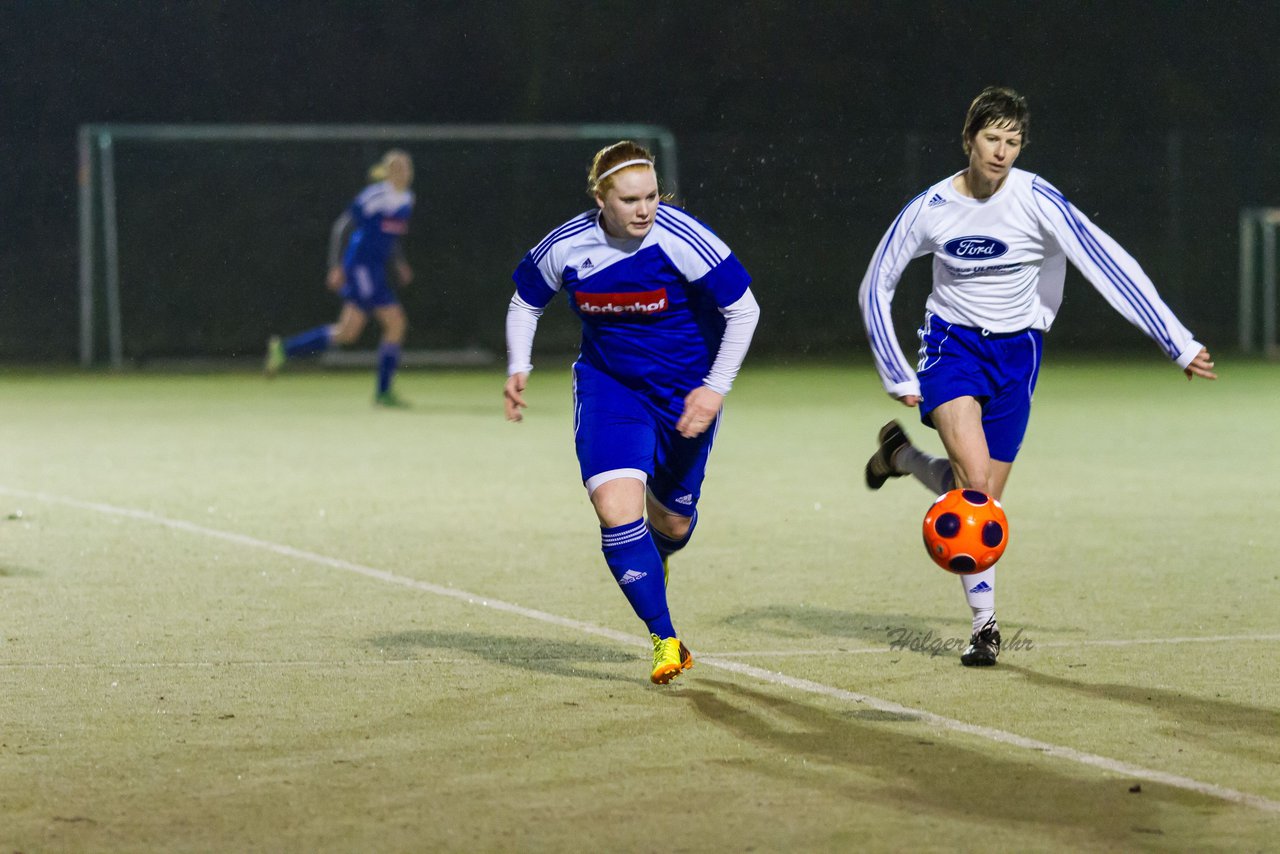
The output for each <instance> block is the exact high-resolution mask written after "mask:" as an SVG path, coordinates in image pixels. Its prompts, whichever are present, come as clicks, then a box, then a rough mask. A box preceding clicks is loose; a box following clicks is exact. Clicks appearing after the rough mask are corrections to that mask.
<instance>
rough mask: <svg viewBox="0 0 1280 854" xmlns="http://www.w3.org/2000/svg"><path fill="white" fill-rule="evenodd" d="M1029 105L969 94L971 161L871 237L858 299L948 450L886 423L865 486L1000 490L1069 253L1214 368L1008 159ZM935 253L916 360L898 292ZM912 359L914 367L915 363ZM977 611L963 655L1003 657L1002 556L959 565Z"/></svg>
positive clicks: (1079, 218) (1093, 279) (1183, 363)
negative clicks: (914, 481)
mask: <svg viewBox="0 0 1280 854" xmlns="http://www.w3.org/2000/svg"><path fill="white" fill-rule="evenodd" d="M1029 121H1030V112H1029V110H1028V108H1027V102H1026V99H1025V98H1023V97H1022V96H1020V95H1019V94H1018V93H1016V92H1014V91H1013V90H1011V89H1004V88H998V87H989V88H987V89H985V90H984V91H983V92H982V93H981V94H980V95H978V97H977V98H975V99H974V101H973V103H972V104H971V105H970V107H969V112H968V115H967V116H966V118H965V124H964V131H963V134H962V140H963V144H964V152H965V154H966V155H968V157H969V166H968V168H967V169H964V170H961V171H960V172H957V173H956V174H955V175H952V176H950V177H948V178H945V179H943V180H942V181H940V182H938V183H937V184H934V185H933V186H932V187H929V188H928V189H927V190H925V191H924V192H923V193H921V194H920V195H918V196H916V197H915V198H914V199H912V200H911V201H910V202H908V203H907V206H906V207H905V208H903V210H902V212H901V213H900V214H898V217H897V219H895V220H894V221H893V224H892V225H891V226H890V228H889V230H888V232H887V233H886V234H885V236H884V238H883V239H882V240H881V241H880V245H879V246H878V247H877V248H876V251H875V255H874V256H873V257H872V259H871V264H870V266H869V267H868V269H867V273H866V276H865V277H864V278H863V280H862V286H861V287H860V288H859V291H858V301H859V304H860V306H861V308H862V317H863V322H864V324H865V326H866V330H867V336H868V337H869V338H870V341H871V349H872V352H873V354H874V356H875V362H876V368H877V369H878V370H879V372H880V378H881V380H882V382H883V383H884V387H885V390H886V391H888V393H889V395H890V396H891V397H893V398H895V399H896V400H898V401H900V402H902V403H903V404H904V405H906V406H919V407H920V420H921V421H922V422H923V423H924V424H925V425H927V426H929V427H933V428H934V429H936V430H937V431H938V435H939V437H940V438H941V439H942V444H943V446H944V447H945V448H946V451H947V457H946V458H939V457H933V456H930V455H928V454H926V453H924V452H923V451H921V450H919V449H918V448H916V447H915V446H914V445H912V444H911V442H910V441H909V440H908V439H907V436H906V434H905V433H904V432H903V430H902V426H901V425H900V424H898V422H896V421H891V422H890V423H888V424H886V425H884V427H882V428H881V429H880V434H879V437H878V440H879V448H878V449H877V450H876V452H875V454H874V455H872V457H871V459H870V460H869V461H868V462H867V466H866V480H867V486H868V487H870V488H871V489H879V488H880V487H881V486H883V485H884V482H885V481H886V480H888V479H889V478H893V477H901V476H903V475H907V474H911V475H914V476H915V477H916V478H918V479H919V480H920V481H921V482H922V483H924V485H925V486H927V487H928V488H929V489H930V490H932V492H933V493H934V494H940V493H943V492H947V491H948V490H951V489H954V488H956V487H965V488H971V489H977V490H980V491H982V492H985V493H987V494H988V495H991V496H993V497H995V498H997V499H998V498H1000V496H1001V494H1002V493H1003V492H1004V487H1005V483H1006V482H1007V481H1008V478H1009V472H1010V470H1011V468H1012V466H1013V460H1014V457H1016V456H1017V454H1018V450H1019V448H1020V447H1021V446H1022V439H1023V436H1024V434H1025V433H1026V429H1027V421H1028V418H1029V417H1030V414H1031V399H1032V394H1033V392H1034V391H1035V385H1036V377H1037V375H1038V374H1039V370H1040V359H1041V354H1042V344H1043V334H1044V333H1045V332H1046V331H1047V330H1048V329H1049V326H1050V325H1051V324H1052V323H1053V319H1054V316H1055V315H1056V314H1057V311H1058V307H1059V306H1060V305H1061V303H1062V286H1063V277H1064V275H1065V273H1066V262H1067V261H1068V260H1069V261H1071V263H1072V264H1074V265H1075V266H1076V268H1077V269H1078V270H1080V272H1081V273H1082V274H1083V275H1084V277H1085V278H1086V279H1088V280H1089V282H1090V283H1092V285H1093V286H1094V287H1095V288H1097V290H1098V291H1099V293H1101V294H1102V295H1103V297H1105V298H1106V300H1107V302H1109V303H1110V304H1111V306H1112V307H1113V308H1115V309H1116V310H1117V311H1118V312H1120V314H1122V315H1123V316H1124V317H1125V318H1126V319H1127V320H1129V322H1131V323H1133V324H1134V325H1135V326H1137V327H1138V328H1139V329H1141V330H1142V331H1143V332H1144V333H1146V334H1147V335H1148V336H1149V337H1151V338H1152V339H1153V340H1154V341H1155V342H1156V343H1157V344H1158V345H1159V346H1160V349H1161V350H1162V351H1163V352H1164V354H1165V355H1166V356H1168V357H1169V358H1170V359H1171V360H1173V361H1174V362H1176V363H1177V365H1178V367H1180V368H1182V369H1183V372H1184V373H1185V374H1186V375H1187V378H1188V379H1190V378H1191V377H1203V378H1205V379H1216V378H1217V376H1216V375H1215V374H1214V373H1213V361H1212V359H1211V358H1210V356H1209V351H1208V350H1206V349H1205V348H1204V347H1203V346H1202V345H1201V344H1200V342H1198V341H1196V340H1195V339H1194V338H1193V337H1192V335H1191V333H1190V332H1189V331H1187V329H1186V327H1184V326H1183V325H1182V324H1181V323H1179V322H1178V319H1177V318H1176V317H1175V316H1174V314H1173V312H1172V311H1170V310H1169V307H1168V306H1167V305H1165V304H1164V302H1163V301H1162V300H1161V299H1160V296H1159V294H1157V293H1156V289H1155V286H1154V285H1152V283H1151V280H1150V279H1149V278H1147V276H1146V274H1145V273H1143V272H1142V269H1141V268H1140V267H1139V266H1138V263H1137V262H1136V261H1134V260H1133V258H1132V257H1130V255H1129V254H1128V253H1127V252H1125V251H1124V249H1122V248H1121V247H1120V245H1119V244H1117V243H1116V242H1115V241H1114V240H1112V239H1111V238H1110V237H1109V236H1108V235H1107V234H1105V233H1104V232H1103V231H1102V230H1101V229H1099V228H1098V227H1097V226H1095V225H1094V224H1093V223H1091V222H1090V221H1089V219H1088V218H1087V217H1086V216H1085V215H1084V214H1082V213H1081V212H1080V211H1079V210H1077V209H1076V208H1075V206H1073V205H1072V204H1071V203H1070V202H1068V201H1067V199H1066V198H1065V197H1064V196H1063V195H1062V193H1061V192H1059V191H1058V190H1057V189H1056V188H1055V187H1054V186H1053V185H1052V184H1050V183H1049V182H1048V181H1046V180H1045V179H1044V178H1041V177H1040V176H1038V175H1035V174H1032V173H1030V172H1024V171H1022V170H1021V169H1014V168H1013V164H1014V161H1016V160H1017V159H1018V154H1019V153H1020V152H1021V151H1022V149H1023V147H1024V146H1025V145H1026V144H1027V131H1028V126H1029ZM928 254H932V255H933V259H934V260H933V290H932V292H931V293H930V294H929V298H928V300H927V302H926V303H925V318H924V324H923V326H922V327H921V328H920V331H919V336H920V340H921V344H920V361H919V364H918V366H917V369H916V370H912V368H911V365H910V364H909V363H908V362H907V360H906V358H905V357H904V356H903V354H902V349H901V348H900V347H899V345H898V337H897V333H896V331H895V330H894V327H893V319H892V316H891V314H890V303H891V302H892V300H893V294H894V291H895V289H896V288H897V286H898V281H899V279H900V278H901V276H902V272H903V270H904V268H905V267H906V266H907V263H908V262H909V261H911V259H912V258H918V257H920V256H922V255H928ZM917 371H918V374H917ZM961 582H962V583H963V585H964V593H965V596H966V598H967V599H968V603H969V606H970V608H971V610H972V612H973V635H972V637H971V638H970V641H969V646H968V647H967V648H966V649H965V651H964V652H963V653H962V655H961V657H960V661H961V663H963V664H965V665H967V666H983V665H992V664H995V663H996V656H997V655H999V653H1000V628H999V624H998V623H997V622H996V617H995V569H994V568H992V569H988V570H985V571H983V572H980V573H977V574H975V575H967V576H961Z"/></svg>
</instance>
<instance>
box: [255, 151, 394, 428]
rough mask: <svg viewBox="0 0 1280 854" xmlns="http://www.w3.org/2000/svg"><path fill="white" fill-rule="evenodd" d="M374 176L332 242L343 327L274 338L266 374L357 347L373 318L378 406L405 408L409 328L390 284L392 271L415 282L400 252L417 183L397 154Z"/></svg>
mask: <svg viewBox="0 0 1280 854" xmlns="http://www.w3.org/2000/svg"><path fill="white" fill-rule="evenodd" d="M369 177H370V178H373V179H374V180H375V182H376V183H373V184H370V185H369V186H368V187H365V188H364V190H362V191H361V193H360V195H358V196H356V199H355V201H353V202H352V203H351V206H350V207H349V208H347V210H345V211H344V212H343V213H342V215H341V216H339V217H338V219H337V221H335V222H334V224H333V230H332V233H331V236H330V241H329V275H328V279H327V284H328V286H329V289H330V290H332V291H335V292H336V293H337V294H338V295H339V296H341V297H342V312H341V314H340V315H339V316H338V320H337V322H336V323H333V324H326V325H324V326H317V327H315V328H314V329H309V330H307V331H305V332H301V333H299V334H297V335H294V336H292V337H290V338H287V339H285V340H283V341H282V340H281V339H280V338H278V337H275V336H273V337H272V338H271V339H270V340H269V341H268V342H267V361H266V370H267V373H268V374H269V375H274V374H275V373H276V372H277V371H279V370H280V367H281V366H282V365H283V364H284V362H285V360H286V359H288V358H289V357H295V356H307V355H313V354H316V353H321V352H324V351H325V350H327V349H329V348H330V347H332V346H334V345H341V344H350V343H352V342H353V341H355V340H356V339H358V338H359V337H360V333H361V332H363V331H364V327H365V323H366V322H367V321H368V319H369V315H370V314H372V315H373V316H374V317H376V318H377V319H378V323H379V324H380V325H381V326H382V341H381V344H380V345H379V348H378V380H377V390H376V392H375V395H374V402H375V403H377V404H379V405H381V406H402V405H404V402H403V401H402V400H401V399H400V398H399V397H397V396H396V395H395V394H394V393H393V392H392V390H391V381H392V379H393V378H394V376H395V372H396V368H397V367H398V366H399V363H400V348H401V346H402V345H403V343H404V333H405V329H406V327H407V325H408V324H407V321H406V318H405V314H404V309H403V307H401V305H400V302H399V300H397V299H396V294H395V290H394V289H393V288H392V286H391V283H390V282H389V281H388V279H387V275H388V269H387V268H388V266H393V267H394V268H395V273H396V275H397V277H398V279H399V284H400V285H401V286H402V287H403V286H404V285H407V284H408V283H409V282H410V281H411V280H412V278H413V271H412V270H411V269H410V267H409V264H408V263H407V262H406V261H405V259H404V255H403V253H402V251H401V247H400V238H401V237H402V236H403V235H404V234H406V233H407V232H408V230H409V217H410V215H411V214H412V213H413V204H414V195H413V192H412V191H411V190H410V189H409V186H410V185H411V184H412V183H413V160H412V159H411V158H410V157H409V155H408V154H407V153H406V152H404V151H401V150H399V149H393V150H391V151H388V152H387V153H386V154H385V155H384V156H383V158H382V160H381V161H380V162H379V163H378V164H377V165H376V166H374V167H373V169H371V170H370V171H369ZM344 246H345V252H343V247H344ZM340 254H341V262H339V255H340Z"/></svg>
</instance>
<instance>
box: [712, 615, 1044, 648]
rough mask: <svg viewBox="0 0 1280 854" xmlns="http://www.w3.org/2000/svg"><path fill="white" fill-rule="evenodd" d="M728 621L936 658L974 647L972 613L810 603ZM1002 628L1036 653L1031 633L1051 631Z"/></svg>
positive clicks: (789, 634)
mask: <svg viewBox="0 0 1280 854" xmlns="http://www.w3.org/2000/svg"><path fill="white" fill-rule="evenodd" d="M724 622H725V624H726V625H729V626H732V627H734V628H737V629H745V630H748V631H752V632H760V633H765V634H768V635H770V636H772V637H779V638H802V639H811V640H812V639H825V640H830V641H833V642H835V643H836V644H839V643H841V642H844V641H854V642H857V643H859V644H860V645H868V646H881V647H890V648H893V649H897V650H900V651H903V652H911V653H919V654H923V655H930V656H933V655H939V654H946V655H959V654H960V651H961V650H962V649H964V647H965V645H967V644H968V642H969V634H970V631H971V629H972V625H971V623H970V621H969V619H968V618H967V615H965V614H959V613H958V614H957V615H956V616H955V617H953V618H944V617H936V616H934V617H930V616H921V615H920V614H870V613H865V612H861V613H860V612H856V611H837V610H835V609H833V608H822V607H815V606H808V605H803V606H802V605H767V606H765V607H762V608H751V609H749V610H746V611H742V612H740V613H738V614H733V615H731V616H729V617H726V618H725V620H724ZM940 627H942V628H940ZM1001 628H1002V629H1003V630H1004V631H1005V633H1006V637H1005V641H1006V643H1008V642H1009V641H1011V640H1016V643H1013V644H1012V645H1011V648H1012V649H1033V648H1034V647H1035V642H1034V640H1033V639H1032V638H1031V637H1029V636H1028V631H1030V632H1040V631H1046V630H1045V629H1044V628H1043V627H1036V626H1023V625H1020V626H1019V627H1018V629H1017V630H1016V632H1014V633H1013V634H1010V633H1009V631H1008V627H1007V626H1002V627H1001ZM1014 634H1016V635H1017V637H1016V638H1014ZM948 643H949V645H948Z"/></svg>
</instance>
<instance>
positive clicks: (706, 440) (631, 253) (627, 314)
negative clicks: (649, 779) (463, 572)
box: [503, 140, 760, 684]
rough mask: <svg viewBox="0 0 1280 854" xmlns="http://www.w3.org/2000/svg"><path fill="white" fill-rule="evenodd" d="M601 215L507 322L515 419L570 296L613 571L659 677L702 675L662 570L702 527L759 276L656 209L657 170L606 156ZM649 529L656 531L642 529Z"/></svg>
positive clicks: (579, 413) (561, 235) (593, 180)
mask: <svg viewBox="0 0 1280 854" xmlns="http://www.w3.org/2000/svg"><path fill="white" fill-rule="evenodd" d="M587 192H588V195H590V196H591V199H592V201H593V204H592V206H591V208H590V209H589V210H587V211H585V212H584V213H581V214H579V215H577V216H575V217H573V218H572V219H570V220H569V221H568V222H565V223H563V224H562V225H560V226H559V227H558V228H556V229H553V230H552V231H551V233H550V234H548V235H547V236H546V238H544V239H543V240H542V242H540V243H539V244H538V245H537V246H535V247H534V248H533V249H531V250H530V251H529V252H528V254H526V255H525V256H524V259H523V260H522V261H521V262H520V265H519V266H518V267H517V268H516V271H515V274H514V275H513V277H512V278H514V280H515V283H516V292H515V294H514V295H513V296H512V298H511V303H510V306H509V308H508V311H507V352H508V360H509V364H508V370H507V373H508V379H507V383H506V386H505V388H504V389H503V397H504V400H505V405H506V415H507V418H508V419H509V420H511V421H519V420H521V418H522V414H521V409H523V408H524V405H525V401H524V393H525V388H526V386H527V384H528V378H529V372H530V371H531V370H532V369H533V364H532V361H531V353H532V350H533V337H534V332H535V331H536V330H537V326H538V318H539V317H540V316H541V315H542V310H543V309H544V308H545V307H546V306H547V305H548V304H549V303H550V302H551V300H552V299H553V298H554V297H555V296H556V294H558V293H561V292H564V294H565V296H566V297H567V299H568V302H569V306H570V308H571V309H572V310H573V311H574V313H575V314H577V315H578V317H579V319H580V320H581V321H582V349H581V352H580V354H579V356H578V359H577V361H576V362H574V365H573V396H574V419H573V435H574V446H575V448H576V450H577V454H578V466H579V470H580V473H581V475H582V483H583V486H585V487H586V489H587V495H588V497H589V498H590V499H591V504H592V506H593V507H594V508H595V511H596V516H597V517H598V519H599V522H600V544H601V551H602V552H603V553H604V559H605V563H606V565H607V566H608V567H609V571H610V573H611V574H612V575H613V577H614V580H615V581H616V582H617V583H618V586H619V588H621V590H622V592H623V594H624V595H625V596H626V597H627V601H628V602H630V603H631V607H632V609H633V610H634V611H635V613H636V616H637V617H639V618H640V619H641V620H642V621H644V623H645V625H646V627H647V628H648V630H649V634H650V640H651V641H652V642H653V669H652V670H651V671H650V674H649V678H650V679H651V680H652V681H653V682H655V683H658V684H666V683H668V682H670V681H671V680H672V679H674V678H675V677H677V676H679V675H680V673H682V672H683V671H684V670H687V669H688V668H689V667H691V666H692V665H693V656H692V655H691V654H690V653H689V650H688V648H687V647H685V645H684V644H683V643H681V642H680V637H679V635H677V633H676V630H675V626H674V624H673V623H672V620H671V613H670V610H669V608H668V606H667V591H666V561H667V558H668V557H669V556H670V555H671V554H673V553H674V552H676V551H679V550H680V549H682V548H684V546H685V544H687V543H688V542H689V538H690V537H691V536H692V535H693V529H694V526H695V525H696V524H697V520H698V500H699V498H700V496H701V492H702V481H703V477H704V475H705V473H706V466H707V458H708V456H709V455H710V453H711V445H712V442H713V441H714V439H715V435H716V431H717V428H718V425H719V418H720V407H721V404H722V403H723V401H724V396H725V395H726V394H728V393H729V389H730V387H731V386H732V385H733V380H734V377H735V376H736V375H737V373H738V369H739V368H740V367H741V366H742V360H743V358H744V357H745V356H746V353H747V348H748V346H749V345H750V343H751V336H752V334H753V333H754V331H755V327H756V322H757V319H758V318H759V315H760V309H759V307H758V306H757V305H756V300H755V297H754V296H753V295H752V293H751V287H750V285H751V277H750V276H749V275H748V274H747V271H746V270H745V269H744V268H743V266H742V264H741V263H739V262H738V259H737V258H736V257H735V256H734V254H733V253H732V252H731V251H730V250H729V247H728V246H726V245H725V244H724V242H723V241H721V240H720V238H719V237H717V236H716V235H715V233H713V232H712V231H711V230H710V229H709V228H707V227H706V226H705V225H703V224H702V223H701V222H699V221H698V220H696V219H694V218H693V217H692V216H690V215H689V214H687V213H685V212H684V211H683V210H681V209H680V208H677V207H674V206H673V205H669V204H667V203H666V202H662V201H660V198H659V195H658V177H657V173H656V172H655V171H654V163H653V155H652V154H650V153H649V151H648V150H647V149H645V148H643V147H642V146H640V145H637V144H636V143H634V142H632V141H630V140H622V141H621V142H617V143H615V144H613V145H610V146H607V147H605V148H603V149H601V150H600V151H599V152H597V153H596V155H595V157H594V158H593V160H592V162H591V168H590V170H589V172H588V175H587ZM646 517H647V518H646Z"/></svg>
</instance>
